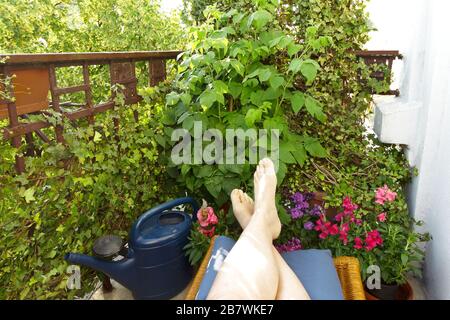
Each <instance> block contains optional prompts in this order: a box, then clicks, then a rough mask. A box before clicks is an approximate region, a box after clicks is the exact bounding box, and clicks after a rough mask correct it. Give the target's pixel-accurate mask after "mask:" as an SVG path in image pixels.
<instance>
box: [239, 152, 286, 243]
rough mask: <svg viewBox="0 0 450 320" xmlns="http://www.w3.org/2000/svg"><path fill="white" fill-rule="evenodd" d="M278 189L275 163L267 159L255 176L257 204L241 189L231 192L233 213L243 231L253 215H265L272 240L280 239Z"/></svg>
mask: <svg viewBox="0 0 450 320" xmlns="http://www.w3.org/2000/svg"><path fill="white" fill-rule="evenodd" d="M276 188H277V177H276V174H275V168H274V165H273V162H272V161H271V160H270V159H267V158H266V159H263V160H261V161H260V162H259V164H258V167H257V168H256V171H255V174H254V189H255V202H253V199H252V198H251V197H250V196H249V195H248V194H246V193H245V192H243V191H242V190H240V189H234V190H233V191H232V192H231V203H232V205H233V212H234V215H235V216H236V219H237V220H238V222H239V224H240V225H241V227H242V229H245V228H246V227H247V225H248V224H249V222H250V220H251V219H252V216H253V215H263V216H264V217H265V221H266V223H267V228H269V229H270V230H271V233H272V239H276V238H278V236H279V235H280V232H281V222H280V219H279V218H278V213H277V210H276V207H275V192H276Z"/></svg>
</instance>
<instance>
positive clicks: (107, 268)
mask: <svg viewBox="0 0 450 320" xmlns="http://www.w3.org/2000/svg"><path fill="white" fill-rule="evenodd" d="M64 259H65V260H66V261H68V262H69V263H72V264H77V265H83V266H87V267H90V268H92V269H95V270H98V271H101V272H103V273H104V274H106V275H108V276H109V277H110V278H113V279H114V280H116V281H117V282H118V283H120V284H121V285H123V286H124V287H126V288H128V289H130V290H133V289H134V288H135V285H136V281H135V273H134V272H133V269H134V259H133V258H124V259H122V260H119V261H105V260H101V259H98V258H94V257H91V256H88V255H85V254H77V253H68V254H66V255H65V256H64Z"/></svg>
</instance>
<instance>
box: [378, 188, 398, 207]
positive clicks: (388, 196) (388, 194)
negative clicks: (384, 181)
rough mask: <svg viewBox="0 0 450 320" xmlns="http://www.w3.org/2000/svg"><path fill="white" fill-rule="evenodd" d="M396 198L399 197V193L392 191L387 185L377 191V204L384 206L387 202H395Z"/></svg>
mask: <svg viewBox="0 0 450 320" xmlns="http://www.w3.org/2000/svg"><path fill="white" fill-rule="evenodd" d="M395 197H397V193H396V192H394V191H392V190H390V189H389V188H388V186H387V185H384V186H383V187H380V188H378V189H377V190H376V191H375V203H378V204H381V205H384V203H385V202H386V201H387V202H392V201H394V200H395Z"/></svg>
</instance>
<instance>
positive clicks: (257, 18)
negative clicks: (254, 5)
mask: <svg viewBox="0 0 450 320" xmlns="http://www.w3.org/2000/svg"><path fill="white" fill-rule="evenodd" d="M272 20H273V16H272V14H271V13H270V12H268V11H266V10H263V9H262V10H258V11H256V12H254V13H253V14H252V15H251V16H250V17H249V19H248V27H250V26H251V25H254V26H255V28H256V29H257V30H259V29H261V28H262V27H264V26H265V25H266V24H268V23H269V22H270V21H272Z"/></svg>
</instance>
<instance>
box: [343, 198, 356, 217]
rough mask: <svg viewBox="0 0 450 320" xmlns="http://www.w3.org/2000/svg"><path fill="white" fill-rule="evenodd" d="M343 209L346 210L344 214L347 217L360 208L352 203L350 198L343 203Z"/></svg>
mask: <svg viewBox="0 0 450 320" xmlns="http://www.w3.org/2000/svg"><path fill="white" fill-rule="evenodd" d="M342 207H343V208H344V213H345V214H346V215H349V214H352V213H353V211H355V210H356V209H358V206H357V205H356V204H354V203H353V202H352V199H351V198H350V197H345V198H344V200H343V201H342Z"/></svg>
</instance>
